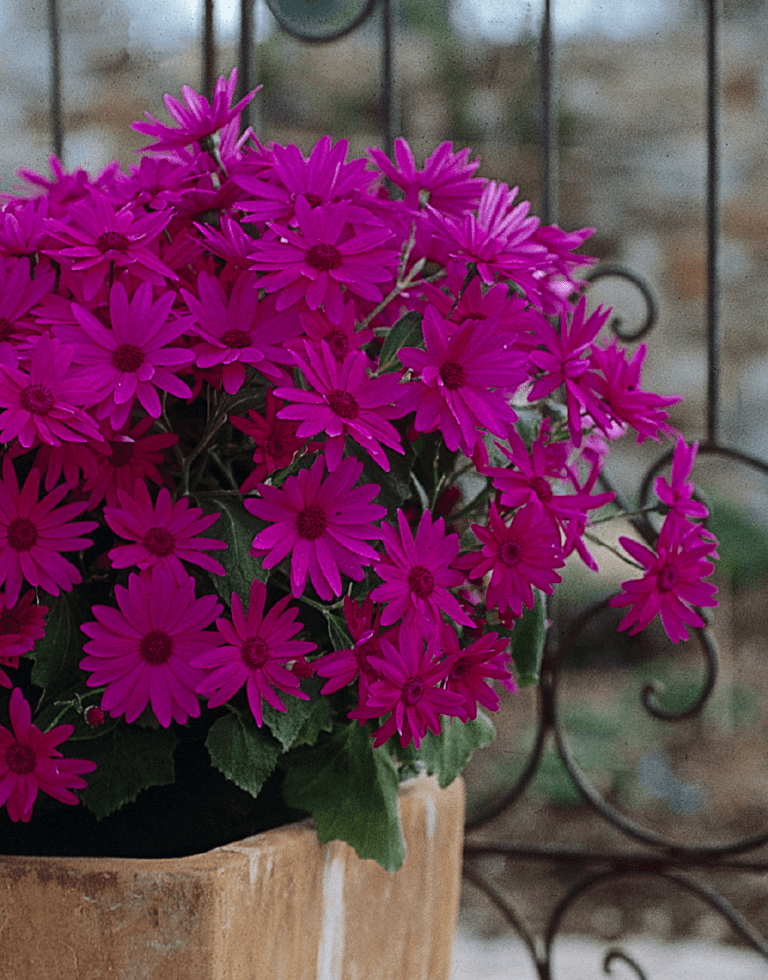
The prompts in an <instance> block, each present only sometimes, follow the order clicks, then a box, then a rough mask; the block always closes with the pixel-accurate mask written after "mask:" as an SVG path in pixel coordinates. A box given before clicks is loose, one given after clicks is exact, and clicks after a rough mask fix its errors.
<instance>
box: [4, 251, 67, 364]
mask: <svg viewBox="0 0 768 980" xmlns="http://www.w3.org/2000/svg"><path fill="white" fill-rule="evenodd" d="M55 281H56V276H55V274H54V273H53V272H51V271H46V270H44V269H39V268H38V269H37V274H36V275H35V278H34V279H33V278H32V277H31V275H30V265H29V259H27V258H22V259H19V260H18V261H16V262H9V261H8V260H6V259H0V343H3V342H8V343H11V344H12V345H13V346H14V348H15V347H17V346H18V345H20V344H22V343H24V342H25V341H26V340H27V338H28V336H29V334H30V333H31V332H32V331H33V324H32V319H31V318H30V316H29V311H30V309H31V308H32V307H34V306H36V305H37V304H38V303H39V302H40V301H41V300H42V299H43V297H45V296H47V295H48V294H49V293H51V292H52V291H53V286H54V283H55Z"/></svg>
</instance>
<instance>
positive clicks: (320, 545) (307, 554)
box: [245, 456, 387, 599]
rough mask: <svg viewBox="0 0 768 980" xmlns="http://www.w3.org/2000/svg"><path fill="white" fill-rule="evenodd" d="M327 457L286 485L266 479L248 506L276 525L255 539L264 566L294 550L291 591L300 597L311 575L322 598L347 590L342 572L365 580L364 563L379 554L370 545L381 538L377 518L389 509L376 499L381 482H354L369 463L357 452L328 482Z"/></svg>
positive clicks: (287, 481) (371, 560)
mask: <svg viewBox="0 0 768 980" xmlns="http://www.w3.org/2000/svg"><path fill="white" fill-rule="evenodd" d="M324 469H325V466H324V462H323V457H322V456H321V457H319V458H318V459H316V460H315V462H314V463H313V465H312V468H311V469H308V470H301V471H300V472H299V473H298V474H297V475H296V476H290V477H288V479H287V480H286V481H285V483H284V484H283V486H282V488H281V489H279V490H278V489H277V487H270V486H267V484H265V483H260V484H259V486H258V491H259V493H260V494H261V497H262V499H261V500H255V499H253V498H248V499H247V500H246V501H245V507H246V510H249V511H250V512H251V513H252V514H255V515H256V517H260V518H261V519H262V520H264V521H269V523H270V525H271V526H270V527H268V528H266V529H265V530H264V531H260V532H259V533H258V534H257V535H256V537H255V538H254V540H253V547H252V548H251V554H256V555H263V556H264V558H263V562H262V564H263V566H264V568H273V567H274V566H275V565H277V564H278V563H279V562H281V561H282V560H283V558H285V557H286V556H287V555H289V554H290V555H291V591H292V592H293V595H294V597H295V598H297V599H298V598H299V597H300V596H301V595H302V594H303V592H304V588H305V586H306V583H307V576H309V578H310V580H311V582H312V585H313V586H314V588H315V591H316V592H317V594H318V595H319V596H320V598H321V599H330V598H332V597H333V596H334V595H337V596H338V595H341V573H342V572H343V573H344V574H345V575H348V576H349V577H350V578H351V579H354V580H355V581H357V582H359V581H361V580H362V578H363V566H364V565H371V564H372V563H373V562H374V561H376V559H377V558H378V557H379V556H378V555H377V553H376V552H375V551H374V550H373V548H371V546H370V545H368V544H366V543H365V542H366V541H367V540H371V539H372V538H380V537H381V531H380V530H379V529H378V528H377V527H374V526H373V524H372V521H378V520H380V519H381V518H382V517H383V516H384V515H385V514H386V512H387V511H386V508H385V507H382V506H381V505H380V504H372V503H371V502H370V501H371V500H372V499H373V498H374V497H375V496H376V494H377V493H378V492H379V487H378V485H377V484H375V483H365V484H363V485H362V486H359V487H355V486H354V484H355V483H356V482H357V480H358V479H359V477H360V474H361V473H362V472H363V464H362V463H360V462H358V461H357V460H356V459H354V458H353V457H352V456H347V457H346V458H345V459H343V460H342V461H341V463H340V464H339V466H338V468H337V469H336V470H334V472H333V473H331V474H329V476H328V478H327V479H326V480H325V481H323V471H324Z"/></svg>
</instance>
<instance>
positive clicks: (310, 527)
mask: <svg viewBox="0 0 768 980" xmlns="http://www.w3.org/2000/svg"><path fill="white" fill-rule="evenodd" d="M327 527H328V515H327V514H326V512H325V509H324V508H323V507H321V506H320V505H319V504H307V506H306V507H305V508H304V509H303V510H300V511H299V513H298V514H297V515H296V530H297V531H298V532H299V534H300V536H301V537H302V538H304V539H305V540H307V541H317V539H318V538H319V537H322V535H323V534H325V529H326V528H327Z"/></svg>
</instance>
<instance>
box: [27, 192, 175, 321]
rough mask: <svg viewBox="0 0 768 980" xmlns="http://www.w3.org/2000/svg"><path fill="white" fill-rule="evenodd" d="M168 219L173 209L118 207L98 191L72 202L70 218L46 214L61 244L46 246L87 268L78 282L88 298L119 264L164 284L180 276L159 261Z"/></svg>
mask: <svg viewBox="0 0 768 980" xmlns="http://www.w3.org/2000/svg"><path fill="white" fill-rule="evenodd" d="M170 220H171V213H170V211H143V210H140V211H133V210H132V209H131V208H130V207H123V208H120V210H119V211H116V210H115V209H114V207H113V206H112V204H110V202H109V201H108V200H107V199H106V198H105V197H104V195H103V194H100V193H94V194H92V195H91V196H90V198H88V199H87V200H85V201H81V202H79V203H77V204H73V205H72V206H71V208H70V209H69V216H68V220H67V221H59V220H58V219H57V218H48V219H47V220H46V222H45V228H46V231H47V232H48V233H49V234H50V236H51V237H52V238H54V239H55V240H56V241H57V242H60V243H61V244H60V245H58V246H56V245H55V244H54V245H53V246H49V247H48V248H45V249H43V251H44V253H45V254H46V255H50V256H51V257H52V258H55V259H59V260H63V261H65V262H68V263H70V265H69V268H71V270H72V271H73V272H82V273H83V275H82V276H78V277H77V283H78V284H79V286H80V287H81V288H82V291H83V298H84V299H85V301H86V303H88V302H90V301H91V300H92V299H93V298H94V296H95V295H96V294H97V293H98V291H99V289H100V288H101V286H102V284H103V282H104V280H105V279H106V278H107V276H109V275H110V272H111V271H112V270H114V269H115V268H120V269H122V268H130V269H132V271H134V272H135V273H136V274H137V275H138V276H140V277H141V278H142V279H143V280H145V281H146V282H151V283H154V284H155V285H157V286H164V285H165V282H166V278H168V279H178V278H179V277H178V276H177V275H176V273H175V272H174V271H173V269H171V268H169V267H168V266H167V265H166V264H165V263H164V262H161V261H160V259H159V258H158V257H157V255H156V248H155V247H154V243H155V241H156V240H157V237H158V235H160V233H161V232H162V231H163V229H164V228H165V227H166V225H167V224H168V222H169V221H170ZM68 281H69V280H68ZM73 281H74V280H73Z"/></svg>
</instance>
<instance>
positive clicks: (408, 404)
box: [398, 306, 526, 456]
mask: <svg viewBox="0 0 768 980" xmlns="http://www.w3.org/2000/svg"><path fill="white" fill-rule="evenodd" d="M423 330H424V342H425V345H426V350H420V349H419V348H417V347H403V348H402V350H401V351H400V352H399V355H398V356H399V357H400V360H401V362H402V363H403V365H404V366H405V367H407V368H410V369H411V370H412V371H414V372H415V373H416V375H417V376H418V379H419V380H418V381H416V382H414V383H412V384H411V385H409V387H408V389H407V391H406V394H405V395H404V396H403V398H402V402H401V405H402V408H403V409H404V410H412V409H415V411H416V418H415V420H414V425H415V427H416V430H417V431H418V432H432V431H433V430H434V429H437V428H439V429H440V431H441V432H442V433H443V436H444V438H445V443H446V445H447V446H448V448H449V449H450V450H451V451H452V452H455V451H456V450H457V449H461V451H462V452H463V453H464V454H465V455H466V456H471V455H472V454H473V452H474V450H475V444H476V442H477V440H478V428H481V429H487V430H488V431H489V432H492V433H493V434H494V435H497V436H502V437H503V436H504V435H506V431H507V426H508V425H509V424H510V423H512V422H515V421H516V420H517V415H516V414H515V413H514V412H513V410H512V409H511V408H510V406H509V404H508V403H507V399H506V397H505V395H507V394H510V393H512V392H514V391H516V389H517V388H518V387H519V386H520V385H521V384H522V383H523V382H524V381H525V379H526V370H525V364H526V360H525V357H524V355H523V354H521V353H520V352H519V351H516V350H514V349H513V348H511V347H509V346H507V345H506V344H505V343H504V341H503V339H502V338H501V337H500V336H499V335H498V334H497V333H496V332H495V331H494V330H492V329H489V326H488V324H487V323H482V321H479V320H478V321H473V320H466V321H465V322H464V323H462V324H461V325H460V326H457V325H456V324H455V323H450V322H449V321H448V320H445V319H443V317H441V316H440V315H439V313H438V312H437V311H436V310H435V309H434V308H433V307H431V306H428V307H427V309H426V311H425V314H424V322H423ZM492 389H498V390H492Z"/></svg>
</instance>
